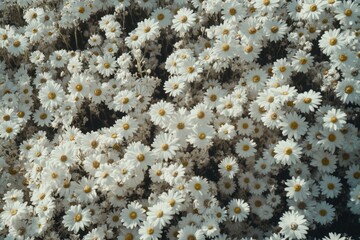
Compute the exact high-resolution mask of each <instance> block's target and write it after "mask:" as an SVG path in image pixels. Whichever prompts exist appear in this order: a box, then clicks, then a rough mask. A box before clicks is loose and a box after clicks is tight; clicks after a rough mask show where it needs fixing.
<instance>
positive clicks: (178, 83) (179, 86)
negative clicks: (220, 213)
mask: <svg viewBox="0 0 360 240" xmlns="http://www.w3.org/2000/svg"><path fill="white" fill-rule="evenodd" d="M185 82H186V81H185V80H184V78H183V77H181V76H172V77H170V78H169V80H167V81H166V82H165V83H164V90H165V92H166V93H167V94H169V95H170V96H172V97H177V96H179V95H182V94H183V93H184V90H185V86H186V85H185Z"/></svg>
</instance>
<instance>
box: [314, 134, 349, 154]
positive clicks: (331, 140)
mask: <svg viewBox="0 0 360 240" xmlns="http://www.w3.org/2000/svg"><path fill="white" fill-rule="evenodd" d="M320 133H321V135H322V137H321V139H320V140H319V141H318V143H317V144H319V145H320V146H321V147H322V148H324V149H325V150H328V151H330V152H332V153H334V152H335V149H336V148H340V147H342V146H343V145H344V142H345V139H344V136H343V134H342V133H341V132H339V131H332V130H328V129H326V128H325V129H324V130H322V131H320Z"/></svg>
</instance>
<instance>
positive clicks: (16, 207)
mask: <svg viewBox="0 0 360 240" xmlns="http://www.w3.org/2000/svg"><path fill="white" fill-rule="evenodd" d="M27 214H28V209H27V206H26V203H22V202H20V201H16V202H8V203H6V204H5V205H4V206H3V211H2V212H1V213H0V218H1V220H2V222H3V223H5V224H6V225H8V226H10V225H12V224H14V223H16V222H18V221H21V220H22V219H25V218H26V217H27Z"/></svg>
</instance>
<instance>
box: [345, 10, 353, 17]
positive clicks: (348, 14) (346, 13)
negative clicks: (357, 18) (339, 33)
mask: <svg viewBox="0 0 360 240" xmlns="http://www.w3.org/2000/svg"><path fill="white" fill-rule="evenodd" d="M344 14H345V16H347V17H350V16H351V15H352V10H351V9H346V10H345V11H344Z"/></svg>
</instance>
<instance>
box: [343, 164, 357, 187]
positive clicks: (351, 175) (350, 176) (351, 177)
mask: <svg viewBox="0 0 360 240" xmlns="http://www.w3.org/2000/svg"><path fill="white" fill-rule="evenodd" d="M345 178H346V180H347V183H348V184H349V185H350V186H351V187H355V186H356V185H358V184H360V165H357V164H352V165H351V166H349V169H348V170H346V174H345Z"/></svg>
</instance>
